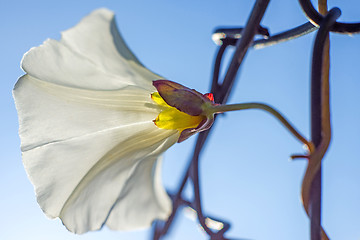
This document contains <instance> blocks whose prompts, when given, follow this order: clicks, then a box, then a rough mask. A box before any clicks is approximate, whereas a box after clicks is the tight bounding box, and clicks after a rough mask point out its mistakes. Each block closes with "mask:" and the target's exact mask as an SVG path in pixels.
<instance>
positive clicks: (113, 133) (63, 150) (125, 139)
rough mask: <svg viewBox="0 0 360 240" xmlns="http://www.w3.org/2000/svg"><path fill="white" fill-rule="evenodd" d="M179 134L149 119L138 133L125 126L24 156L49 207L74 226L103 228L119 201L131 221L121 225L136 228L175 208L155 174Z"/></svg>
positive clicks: (52, 213) (44, 205)
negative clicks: (160, 160)
mask: <svg viewBox="0 0 360 240" xmlns="http://www.w3.org/2000/svg"><path fill="white" fill-rule="evenodd" d="M177 138H178V133H176V132H174V131H166V130H162V129H158V128H156V127H155V126H154V125H153V124H152V123H147V124H146V123H144V124H139V125H138V126H136V129H133V130H132V133H130V132H128V133H124V131H123V129H121V128H120V129H114V130H109V131H104V132H101V133H95V134H92V135H87V136H82V137H79V138H73V139H70V140H66V141H63V142H57V143H53V144H48V145H45V146H41V147H38V148H34V149H31V150H29V151H25V152H24V153H23V161H24V165H25V168H26V170H27V172H28V174H29V177H30V179H31V181H32V182H33V184H34V186H35V191H36V193H37V197H38V202H39V204H40V206H41V207H42V209H43V211H44V212H45V213H46V214H47V215H48V216H49V217H57V216H60V218H61V219H62V221H63V223H64V225H65V226H66V227H67V228H68V229H69V230H70V231H72V232H75V233H83V232H86V231H90V230H97V229H100V228H101V227H102V226H103V224H105V223H106V221H107V218H108V215H109V214H110V213H111V211H112V210H113V209H116V208H117V205H119V208H121V209H126V212H124V213H123V214H122V215H121V216H120V217H121V218H122V219H120V221H125V222H126V221H127V218H128V217H130V220H131V221H130V222H129V224H128V225H125V226H122V227H120V229H122V230H133V229H136V228H143V227H146V226H149V225H150V224H151V222H152V221H153V220H154V219H156V218H164V217H167V216H168V214H169V213H170V206H171V205H170V204H169V200H168V199H166V195H164V194H163V192H161V191H163V190H161V191H158V190H157V189H161V188H162V186H160V185H159V184H158V183H156V182H153V180H152V178H153V177H154V176H152V175H151V174H152V172H153V171H152V168H153V164H154V162H155V160H156V158H157V157H158V156H159V154H161V153H162V152H163V151H165V150H166V149H167V148H168V147H170V146H171V145H173V144H174V143H175V142H176V140H177ZM139 174H140V175H139ZM141 174H144V175H143V176H142V177H141ZM153 184H155V185H154V186H153ZM137 187H140V188H141V189H142V190H143V191H141V194H140V192H139V191H138V189H137ZM134 198H138V203H139V205H138V206H137V205H136V202H133V201H134ZM147 201H148V203H149V204H148V205H147V204H146V202H147ZM144 202H145V203H144ZM133 204H135V206H134V205H133ZM134 218H137V219H138V222H137V221H134Z"/></svg>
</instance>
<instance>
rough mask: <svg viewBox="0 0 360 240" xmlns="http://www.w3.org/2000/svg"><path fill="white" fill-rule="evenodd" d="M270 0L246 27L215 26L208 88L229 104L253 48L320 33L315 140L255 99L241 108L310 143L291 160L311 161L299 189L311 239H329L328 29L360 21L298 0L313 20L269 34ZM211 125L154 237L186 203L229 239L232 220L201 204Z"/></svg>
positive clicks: (349, 27)
mask: <svg viewBox="0 0 360 240" xmlns="http://www.w3.org/2000/svg"><path fill="white" fill-rule="evenodd" d="M269 2H270V0H257V1H256V2H255V4H254V7H253V8H252V11H251V14H250V16H249V18H248V20H247V23H246V25H245V27H244V28H219V29H217V30H215V32H214V34H213V39H214V41H215V42H216V43H217V44H219V45H220V46H219V49H218V52H217V55H216V58H215V63H214V70H213V78H212V83H211V90H210V92H211V93H214V96H215V102H216V103H220V104H225V103H226V101H227V99H228V96H229V94H230V93H231V91H232V87H233V85H234V82H235V80H236V76H237V73H238V70H239V67H240V65H241V64H242V62H243V59H244V57H245V55H246V54H247V52H248V49H249V48H251V47H252V48H254V49H259V48H263V47H268V46H272V45H274V44H278V43H281V42H284V41H289V40H292V39H294V38H298V37H301V36H303V35H306V34H308V33H310V32H313V31H317V34H316V38H315V43H314V46H313V52H312V60H311V61H312V68H311V91H310V92H311V94H310V95H311V109H310V115H311V139H310V140H307V139H305V138H304V137H303V136H302V135H301V134H300V133H299V132H298V131H297V130H296V129H295V128H293V127H292V126H291V124H290V123H289V122H288V121H287V120H286V119H285V118H284V117H282V115H280V116H277V114H278V113H277V112H276V110H274V109H273V108H271V107H269V106H267V105H265V104H259V103H253V105H251V106H249V105H246V104H245V105H246V106H247V107H245V106H243V109H248V108H257V109H262V110H265V111H268V112H270V113H271V114H273V115H274V116H275V117H277V118H278V119H279V120H280V122H282V123H283V125H284V126H285V127H287V128H288V130H290V132H291V133H292V134H293V135H294V136H295V137H297V138H298V139H299V140H300V141H301V142H302V143H304V144H305V145H306V146H307V148H308V153H307V154H304V155H293V156H292V158H305V159H307V161H308V165H307V168H306V171H305V175H304V179H303V183H302V189H301V193H302V201H303V206H304V209H305V211H306V213H307V214H308V216H309V219H310V233H311V238H310V239H311V240H327V239H329V237H328V236H327V234H326V233H325V231H324V230H323V228H322V226H321V185H322V183H321V171H322V169H321V162H322V159H323V157H324V155H325V153H326V151H327V149H328V146H329V143H330V140H331V125H330V105H329V89H330V88H329V62H330V57H329V44H330V41H329V32H336V33H341V34H356V33H360V23H341V22H337V21H336V20H337V19H338V18H339V17H340V15H341V11H340V9H338V8H332V9H331V10H330V11H327V1H326V0H319V1H318V8H319V11H317V10H316V9H315V8H314V6H313V5H312V3H311V1H310V0H299V3H300V5H301V7H302V10H303V11H304V13H305V15H306V17H307V18H308V19H309V22H307V23H304V24H302V25H300V26H297V27H294V28H293V29H290V30H287V31H284V32H281V33H279V34H275V35H272V36H270V35H269V31H268V30H267V29H266V28H264V27H262V26H261V25H260V22H261V20H262V18H263V16H264V13H265V11H266V9H267V7H268V4H269ZM255 35H261V36H262V37H263V38H262V39H258V40H254V37H255ZM228 47H235V51H234V54H233V56H232V60H231V62H230V64H229V65H228V67H227V71H226V74H225V77H224V79H222V80H220V79H219V72H220V69H221V62H222V57H223V55H224V53H225V51H226V49H227V48H228ZM239 105H241V104H238V106H236V107H235V106H232V105H228V106H232V107H233V108H236V110H239V107H240V108H241V106H239ZM228 108H231V107H228ZM223 110H224V109H223ZM228 110H231V109H228ZM211 129H212V128H210V129H209V130H207V131H205V132H202V133H200V134H199V135H198V138H197V141H196V145H195V148H194V152H193V156H192V158H191V159H190V161H189V164H188V167H187V169H186V170H185V174H184V176H183V178H182V180H181V182H180V184H179V187H178V189H177V191H176V192H175V193H174V194H170V195H171V197H172V200H173V211H172V214H171V215H170V217H169V218H168V220H167V221H165V222H162V221H157V222H156V223H155V225H154V229H153V236H152V238H153V239H154V240H159V239H161V238H162V236H165V235H166V234H167V232H168V230H169V228H170V227H171V226H172V225H174V218H175V215H176V214H177V213H178V210H179V209H180V208H182V207H184V206H187V207H190V208H192V209H193V210H194V211H195V212H196V214H197V218H198V221H199V223H200V225H201V227H202V228H203V229H204V231H205V232H206V234H207V235H208V236H209V238H210V239H224V240H226V239H229V238H227V237H225V233H226V231H227V230H228V229H229V228H230V223H228V222H225V221H221V220H218V219H216V218H214V217H209V216H206V215H205V214H204V212H203V209H202V205H201V202H202V200H201V192H200V177H199V164H200V162H199V160H200V154H201V152H202V149H203V147H204V144H205V143H206V139H207V137H208V136H209V133H210V132H211ZM188 181H189V182H190V183H191V184H192V185H193V199H192V200H186V199H184V198H183V197H182V192H183V190H184V187H185V185H186V183H187V182H188ZM212 222H217V223H220V225H221V227H220V228H214V227H211V226H212V225H211V223H212Z"/></svg>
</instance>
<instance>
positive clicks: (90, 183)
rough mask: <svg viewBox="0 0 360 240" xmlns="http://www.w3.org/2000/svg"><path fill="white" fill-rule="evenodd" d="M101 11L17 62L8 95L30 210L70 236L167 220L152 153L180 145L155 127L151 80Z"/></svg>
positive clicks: (174, 134)
mask: <svg viewBox="0 0 360 240" xmlns="http://www.w3.org/2000/svg"><path fill="white" fill-rule="evenodd" d="M113 18H114V16H113V13H112V12H110V11H108V10H106V9H100V10H97V11H95V12H93V13H92V14H90V15H89V16H88V17H85V18H84V19H83V20H82V21H81V22H80V23H79V24H78V25H77V26H76V27H74V28H72V29H70V30H68V31H66V32H64V33H63V35H62V39H61V40H60V41H55V40H48V41H46V42H45V43H44V44H43V45H42V46H40V47H37V48H33V49H31V50H30V51H29V52H28V53H27V54H26V55H25V56H24V58H23V62H22V67H23V69H24V70H25V71H26V72H27V74H26V75H24V76H23V77H21V78H20V79H19V81H18V82H17V84H16V86H15V88H14V91H13V94H14V98H15V103H16V108H17V110H18V114H19V133H20V138H21V144H22V152H23V162H24V166H25V168H26V171H27V173H28V175H29V178H30V180H31V181H32V183H33V184H34V186H35V191H36V194H37V198H38V202H39V204H40V206H41V208H42V209H43V211H44V212H45V213H46V214H47V215H48V216H49V217H52V218H55V217H60V218H61V219H62V221H63V223H64V224H65V226H66V227H67V228H68V229H69V230H70V231H73V232H76V233H83V232H86V231H90V230H97V229H100V228H101V227H102V226H103V225H104V224H107V225H109V227H110V228H113V229H123V230H131V229H137V228H143V227H148V226H149V225H150V224H151V222H152V221H153V220H154V219H157V218H160V219H164V218H167V217H168V215H169V214H170V211H171V202H170V199H169V197H168V196H167V194H166V193H165V190H164V189H163V187H162V185H161V181H160V171H159V165H160V164H159V160H158V158H159V155H160V154H161V153H163V152H164V151H165V150H166V149H167V148H169V147H170V146H171V145H173V144H174V143H175V142H176V141H177V139H178V138H179V133H178V132H177V131H176V130H164V129H159V128H157V127H156V126H155V125H154V123H153V122H152V120H154V119H155V118H156V116H157V115H158V114H159V111H160V109H159V106H158V105H157V104H155V103H154V102H153V101H152V100H151V98H150V94H151V92H153V91H155V88H154V87H153V86H152V83H151V80H154V79H158V78H160V77H159V76H158V75H156V74H154V73H152V72H151V71H149V70H147V69H146V68H144V67H143V66H142V65H141V63H140V62H139V61H138V60H137V59H136V58H135V56H134V55H133V54H132V53H131V52H130V50H129V49H128V48H127V47H126V45H125V43H124V41H123V40H122V38H121V36H120V35H119V33H118V31H117V29H116V25H115V22H114V19H113Z"/></svg>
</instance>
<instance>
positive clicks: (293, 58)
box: [0, 0, 360, 240]
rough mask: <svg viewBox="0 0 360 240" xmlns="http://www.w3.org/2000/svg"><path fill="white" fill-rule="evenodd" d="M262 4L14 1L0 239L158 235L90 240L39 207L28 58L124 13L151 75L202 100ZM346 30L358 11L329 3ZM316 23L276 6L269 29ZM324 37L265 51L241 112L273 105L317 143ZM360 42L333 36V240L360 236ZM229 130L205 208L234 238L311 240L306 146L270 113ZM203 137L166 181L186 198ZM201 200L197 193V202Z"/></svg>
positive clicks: (170, 155)
mask: <svg viewBox="0 0 360 240" xmlns="http://www.w3.org/2000/svg"><path fill="white" fill-rule="evenodd" d="M253 2H254V1H230V0H224V1H222V2H221V3H220V1H214V0H211V1H206V2H205V1H190V0H185V1H165V0H159V1H158V0H156V1H144V0H134V1H109V0H104V1H95V0H90V1H84V0H81V1H69V0H64V1H41V0H34V1H25V0H18V1H6V2H5V1H3V2H2V3H1V8H0V21H1V22H2V24H1V25H0V30H1V35H2V38H1V44H0V50H1V57H0V66H1V73H0V74H1V88H0V91H1V93H0V98H1V100H0V106H1V112H2V115H1V123H2V124H1V125H0V130H1V137H0V146H1V151H0V161H1V168H0V189H1V191H2V196H1V198H0V212H1V215H0V226H1V230H0V239H6V240H16V239H29V240H32V239H36V240H45V239H47V240H48V239H51V240H52V239H81V240H92V239H109V240H110V239H149V231H139V232H127V233H123V232H114V231H110V230H107V229H103V230H101V231H98V232H92V233H87V234H84V235H81V236H78V235H74V234H72V233H69V232H68V231H67V230H66V229H65V228H64V227H63V226H62V224H61V223H60V221H59V220H49V219H47V218H46V216H45V215H44V214H43V213H42V211H41V209H40V208H39V207H38V205H37V203H36V199H35V194H34V192H33V187H32V185H31V183H30V181H29V180H28V179H27V176H26V173H25V170H24V169H23V166H22V163H21V153H20V147H19V146H20V140H19V137H18V135H17V131H18V130H17V129H18V123H17V115H16V111H15V106H14V103H13V99H12V95H11V90H12V88H13V85H14V84H15V82H16V81H17V78H18V77H20V76H21V75H22V74H23V71H22V70H21V69H20V60H21V58H22V55H23V54H24V53H25V52H27V51H28V50H29V49H30V48H31V47H34V46H38V45H40V44H41V43H42V42H43V41H44V40H46V39H47V38H55V39H59V37H60V32H61V31H63V30H66V29H68V28H70V27H72V26H74V25H75V24H76V23H77V22H78V21H79V20H80V19H81V18H82V17H84V16H85V15H87V14H88V13H90V12H91V11H92V10H94V9H96V8H99V7H107V8H109V9H111V10H113V11H114V12H115V13H116V20H117V24H118V27H119V29H120V32H121V33H122V36H123V37H124V39H125V41H126V42H127V44H128V45H129V47H130V49H131V50H132V51H133V52H134V53H135V55H136V56H137V57H138V58H139V59H140V60H141V61H142V62H143V63H144V65H145V66H147V67H148V68H149V69H151V70H153V71H155V72H157V73H159V74H161V75H163V76H166V77H167V78H168V79H171V80H173V81H177V82H180V83H182V84H184V85H186V86H188V87H191V88H195V89H197V90H198V91H201V92H207V91H208V90H209V86H210V83H209V82H210V79H211V72H212V64H213V61H214V55H215V51H216V49H217V46H216V45H215V44H214V43H213V42H212V41H211V33H212V31H213V30H214V28H216V27H218V26H239V25H244V24H245V22H246V19H247V17H248V15H249V13H250V10H251V7H252V5H253ZM329 6H330V7H333V6H337V7H340V9H341V10H342V12H343V15H342V16H341V18H340V20H342V21H356V20H358V21H360V19H359V7H360V4H359V2H358V1H356V0H349V1H346V2H345V1H340V0H337V1H329ZM305 21H306V18H305V16H304V14H303V13H302V11H301V9H300V6H299V4H298V2H297V1H286V0H274V1H272V2H271V3H270V5H269V8H268V10H267V12H266V13H265V17H264V19H263V21H262V24H263V25H264V26H266V27H268V28H269V30H270V33H277V32H279V31H282V30H286V29H289V28H291V27H294V26H297V25H300V24H302V23H304V22H305ZM314 36H315V35H314V34H310V35H308V36H305V37H302V38H300V39H296V40H293V41H291V42H287V43H282V44H279V45H275V46H273V47H269V48H265V49H262V50H251V51H250V52H249V53H248V54H247V56H246V59H245V62H244V64H243V66H242V68H241V71H240V74H239V75H238V79H237V83H236V84H235V89H234V91H233V92H232V95H231V97H230V99H229V102H231V103H242V102H250V101H251V102H253V101H258V102H265V103H268V104H270V105H272V106H274V107H276V108H277V109H278V110H280V111H281V112H282V113H284V115H286V117H287V118H288V119H289V120H290V121H292V123H293V124H294V125H295V126H296V127H297V128H298V129H299V130H300V131H301V132H302V133H304V134H305V135H306V136H309V121H310V120H309V119H310V117H309V106H310V105H309V83H310V80H309V76H310V72H309V67H310V59H311V51H312V45H313V41H314ZM359 64H360V36H359V35H354V36H352V37H349V36H343V35H339V34H332V35H331V117H332V126H333V139H332V142H331V146H330V150H329V151H328V153H327V155H326V157H325V160H324V165H323V166H324V172H323V184H324V185H323V186H324V187H323V188H324V189H323V225H324V227H325V229H326V231H327V232H328V234H329V236H330V237H331V239H342V240H346V239H358V238H359V236H360V228H359V225H360V218H359V216H360V206H359V202H360V188H359V183H360V174H359V171H360V161H359V154H358V152H357V151H358V149H359V148H360V137H359V136H360V127H359V122H360V108H359V107H358V103H359V102H360V94H359V90H360V77H359V73H360V72H359V66H360V65H359ZM217 121H218V122H217V124H216V126H215V129H214V131H213V133H212V135H211V136H210V138H209V141H208V143H207V145H206V149H205V152H204V153H203V154H202V159H201V172H200V174H201V184H202V196H203V201H204V203H203V207H204V211H205V213H207V214H211V215H214V216H217V217H219V218H223V219H226V220H228V221H230V222H231V223H232V228H231V230H230V231H229V234H228V235H227V236H228V237H233V238H235V237H236V238H246V239H266V240H268V239H277V240H281V239H284V240H285V239H294V240H297V239H299V240H300V239H301V240H303V239H309V228H308V225H309V221H308V219H307V217H306V215H305V212H304V210H303V208H302V205H301V203H300V185H301V181H302V177H303V174H304V170H305V167H306V164H305V160H299V161H294V162H291V161H289V156H290V155H291V154H293V153H301V152H303V149H302V146H301V144H300V143H299V142H297V141H296V140H295V139H293V138H292V137H291V136H290V134H289V133H288V132H287V131H285V130H284V129H283V127H281V125H280V124H279V123H278V122H277V121H276V120H275V119H274V118H273V117H271V116H269V115H268V114H266V113H264V112H260V111H258V110H248V111H242V112H236V113H229V114H226V115H224V116H222V117H219V118H218V119H217ZM195 140H196V137H192V138H191V139H190V140H188V141H186V142H184V143H182V144H177V145H175V146H174V147H172V148H171V149H170V150H169V151H168V152H167V153H166V154H165V161H164V166H163V167H164V169H163V182H164V184H165V186H166V187H167V188H168V189H170V190H174V189H176V187H177V185H178V183H179V181H180V178H181V177H182V175H183V171H184V169H185V167H186V165H187V162H188V159H189V157H190V155H191V152H192V149H193V144H194V142H195ZM189 192H190V189H187V194H188V193H189ZM164 239H206V238H205V236H204V235H203V234H202V232H201V231H200V229H199V227H198V226H197V223H196V222H194V221H192V220H191V219H190V218H188V217H186V216H185V215H184V214H181V215H180V216H179V217H178V219H177V222H176V224H175V225H174V228H173V230H172V232H171V234H169V235H168V237H167V238H164Z"/></svg>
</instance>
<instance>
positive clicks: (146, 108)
mask: <svg viewBox="0 0 360 240" xmlns="http://www.w3.org/2000/svg"><path fill="white" fill-rule="evenodd" d="M13 93H14V97H15V103H16V107H17V110H18V114H19V128H20V130H19V132H20V136H21V143H22V150H28V149H31V148H35V147H39V146H42V145H44V144H49V143H53V142H59V141H63V140H66V139H71V138H74V137H78V136H82V135H86V134H91V133H94V132H98V131H104V130H106V129H112V128H116V127H119V126H123V127H126V126H129V125H130V126H131V125H134V124H136V123H141V122H151V121H152V120H154V119H155V118H156V116H157V115H158V114H159V110H158V109H157V107H156V104H154V102H153V101H152V100H151V97H150V92H148V91H146V90H143V89H140V88H138V87H135V86H131V87H127V88H123V89H120V90H113V91H95V90H83V89H76V88H70V87H63V86H60V85H56V84H52V83H47V82H43V81H39V80H37V79H35V78H33V77H31V76H29V75H25V76H23V77H22V78H21V79H19V81H18V82H17V84H16V86H15V88H14V92H13Z"/></svg>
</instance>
